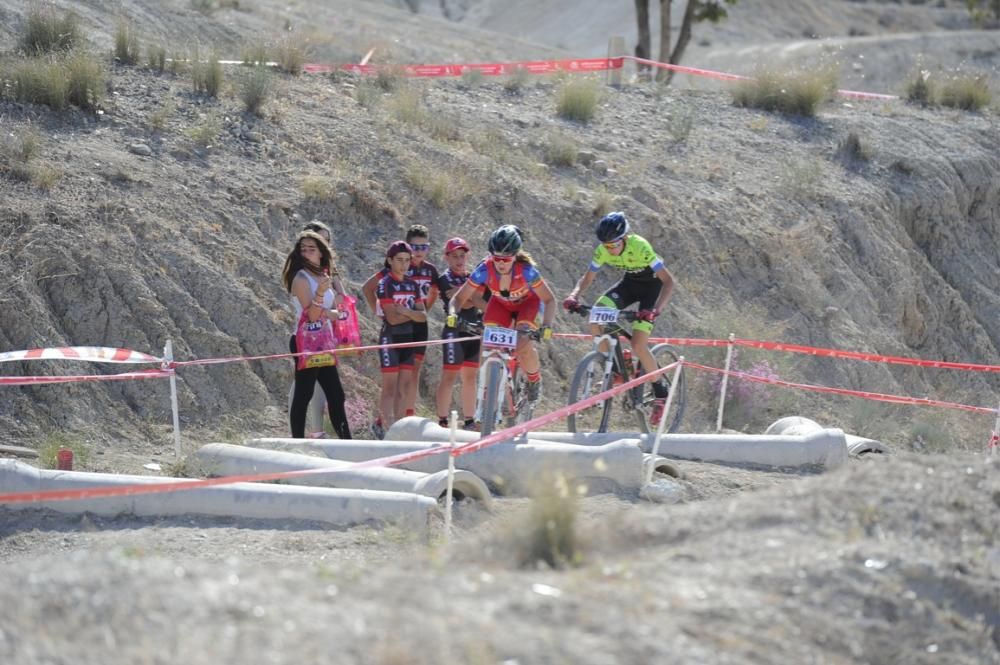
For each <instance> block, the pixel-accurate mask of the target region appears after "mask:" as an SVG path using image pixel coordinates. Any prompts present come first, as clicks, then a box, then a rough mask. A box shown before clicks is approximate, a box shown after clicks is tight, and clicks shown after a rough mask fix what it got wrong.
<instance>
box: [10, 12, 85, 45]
mask: <svg viewBox="0 0 1000 665" xmlns="http://www.w3.org/2000/svg"><path fill="white" fill-rule="evenodd" d="M82 43H83V33H82V32H81V31H80V25H79V21H78V19H77V17H76V14H73V13H72V12H65V13H62V14H57V13H56V10H55V7H53V6H51V5H41V4H33V5H32V6H31V8H30V9H29V10H28V17H27V19H26V20H25V22H24V27H23V28H22V32H21V34H20V36H19V38H18V48H19V49H20V50H22V51H24V52H25V53H27V54H28V55H41V54H44V53H52V52H56V51H69V50H71V49H74V48H76V47H78V46H80V45H81V44H82Z"/></svg>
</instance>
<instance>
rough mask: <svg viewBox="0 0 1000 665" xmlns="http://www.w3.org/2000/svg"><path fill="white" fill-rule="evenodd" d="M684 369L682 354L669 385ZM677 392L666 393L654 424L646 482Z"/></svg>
mask: <svg viewBox="0 0 1000 665" xmlns="http://www.w3.org/2000/svg"><path fill="white" fill-rule="evenodd" d="M683 370H684V356H680V357H679V358H678V359H677V367H675V368H674V378H673V379H672V380H671V382H670V385H672V386H676V385H677V382H678V381H680V378H681V372H682V371H683ZM676 393H677V391H676V390H671V391H670V392H669V393H667V401H666V403H665V404H664V405H663V413H662V414H660V422H659V423H657V425H656V439H654V440H653V456H652V457H653V458H652V460H650V462H649V468H648V469H647V470H646V484H647V485H648V484H649V483H651V482H653V469H655V468H656V463H655V462H654V461H653V460H656V454H657V453H658V452H659V451H660V437H662V436H663V430H664V429H665V428H666V426H667V418H668V417H669V415H670V406H671V405H672V404H673V402H674V395H675V394H676Z"/></svg>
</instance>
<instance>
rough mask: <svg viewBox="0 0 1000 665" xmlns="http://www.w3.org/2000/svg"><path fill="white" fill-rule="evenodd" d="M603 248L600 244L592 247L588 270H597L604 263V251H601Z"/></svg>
mask: <svg viewBox="0 0 1000 665" xmlns="http://www.w3.org/2000/svg"><path fill="white" fill-rule="evenodd" d="M603 249H604V247H603V246H602V245H598V246H597V247H595V248H594V253H593V255H592V256H591V257H590V272H597V271H598V270H600V269H601V266H603V265H604V252H602V251H601V250H603Z"/></svg>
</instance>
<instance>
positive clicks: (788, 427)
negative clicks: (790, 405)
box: [764, 416, 890, 457]
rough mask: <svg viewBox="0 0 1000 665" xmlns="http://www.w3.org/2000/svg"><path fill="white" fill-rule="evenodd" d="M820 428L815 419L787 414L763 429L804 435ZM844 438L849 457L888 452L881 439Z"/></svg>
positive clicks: (768, 431)
mask: <svg viewBox="0 0 1000 665" xmlns="http://www.w3.org/2000/svg"><path fill="white" fill-rule="evenodd" d="M822 430H823V426H822V425H820V424H819V423H817V422H816V421H815V420H810V419H809V418H803V417H802V416H787V417H785V418H780V419H778V420H775V421H774V422H773V423H771V424H770V425H769V426H768V428H767V429H766V430H764V433H765V434H778V435H792V434H794V435H806V434H813V433H815V432H819V431H822ZM844 440H845V442H846V444H847V454H848V455H850V456H851V457H861V456H862V455H868V454H870V453H877V454H885V453H889V452H890V450H889V447H888V446H887V445H885V444H884V443H882V442H881V441H876V440H875V439H866V438H864V437H861V436H855V435H853V434H844Z"/></svg>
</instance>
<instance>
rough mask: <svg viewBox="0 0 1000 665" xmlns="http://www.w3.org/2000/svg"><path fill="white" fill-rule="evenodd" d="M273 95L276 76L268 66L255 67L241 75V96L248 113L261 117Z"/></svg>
mask: <svg viewBox="0 0 1000 665" xmlns="http://www.w3.org/2000/svg"><path fill="white" fill-rule="evenodd" d="M273 95H274V74H272V73H271V70H270V69H269V68H268V67H267V65H254V66H253V67H251V68H250V69H249V70H248V71H246V72H244V73H243V74H242V75H241V78H240V87H239V96H240V101H242V102H243V107H244V108H245V109H246V110H247V112H249V113H253V114H254V115H256V116H260V115H261V113H262V111H263V108H264V105H265V104H266V103H267V102H268V100H269V99H270V98H271V97H272V96H273Z"/></svg>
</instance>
